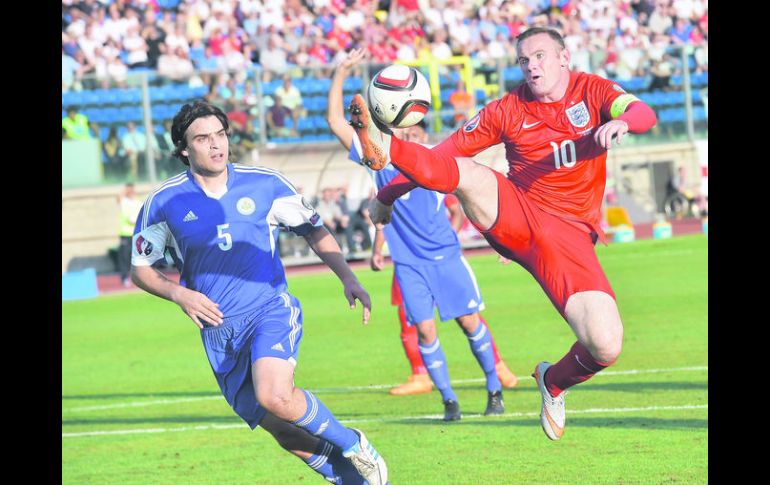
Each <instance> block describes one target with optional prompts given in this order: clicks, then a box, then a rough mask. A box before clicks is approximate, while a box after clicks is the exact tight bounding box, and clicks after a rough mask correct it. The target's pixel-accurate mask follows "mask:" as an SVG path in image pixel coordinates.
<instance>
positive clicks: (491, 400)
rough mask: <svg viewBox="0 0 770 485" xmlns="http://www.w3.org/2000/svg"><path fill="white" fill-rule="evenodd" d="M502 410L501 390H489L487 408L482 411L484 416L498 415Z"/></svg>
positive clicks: (503, 405) (503, 406)
mask: <svg viewBox="0 0 770 485" xmlns="http://www.w3.org/2000/svg"><path fill="white" fill-rule="evenodd" d="M504 412H505V403H503V391H495V392H490V393H489V395H488V396H487V410H486V411H484V416H492V415H498V414H503V413H504Z"/></svg>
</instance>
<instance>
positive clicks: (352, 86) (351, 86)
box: [342, 77, 364, 93]
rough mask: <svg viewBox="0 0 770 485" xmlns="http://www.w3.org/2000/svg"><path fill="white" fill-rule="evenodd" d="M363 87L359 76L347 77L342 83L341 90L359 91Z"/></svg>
mask: <svg viewBox="0 0 770 485" xmlns="http://www.w3.org/2000/svg"><path fill="white" fill-rule="evenodd" d="M363 87H364V82H363V81H362V80H361V78H360V77H349V78H347V79H345V81H344V82H343V83H342V91H343V92H356V93H357V92H360V91H361V89H362V88H363Z"/></svg>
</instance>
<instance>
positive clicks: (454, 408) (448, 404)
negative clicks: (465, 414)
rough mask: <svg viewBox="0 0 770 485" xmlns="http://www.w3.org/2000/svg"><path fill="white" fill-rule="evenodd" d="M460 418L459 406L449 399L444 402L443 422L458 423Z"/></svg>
mask: <svg viewBox="0 0 770 485" xmlns="http://www.w3.org/2000/svg"><path fill="white" fill-rule="evenodd" d="M460 418H462V413H460V404H459V403H458V402H457V401H453V400H451V399H447V400H446V401H444V421H459V420H460Z"/></svg>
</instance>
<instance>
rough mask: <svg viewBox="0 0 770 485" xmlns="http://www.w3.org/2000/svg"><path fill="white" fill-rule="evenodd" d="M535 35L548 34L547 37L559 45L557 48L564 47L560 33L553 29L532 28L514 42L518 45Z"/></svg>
mask: <svg viewBox="0 0 770 485" xmlns="http://www.w3.org/2000/svg"><path fill="white" fill-rule="evenodd" d="M537 34H548V37H550V38H551V39H553V40H554V42H556V43H557V44H559V47H561V48H562V49H564V48H565V47H566V46H565V45H564V38H563V37H562V36H561V34H560V33H558V32H557V31H555V30H553V29H547V28H545V27H532V28H531V29H527V30H525V31H524V32H522V33H521V34H519V35H518V37H516V42H517V43H519V42H521V41H522V40H525V39H528V38H530V37H532V36H533V35H537Z"/></svg>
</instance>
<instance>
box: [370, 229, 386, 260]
mask: <svg viewBox="0 0 770 485" xmlns="http://www.w3.org/2000/svg"><path fill="white" fill-rule="evenodd" d="M384 245H385V233H384V232H383V231H382V229H378V228H377V227H375V229H374V241H373V242H372V254H382V246H384Z"/></svg>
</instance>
